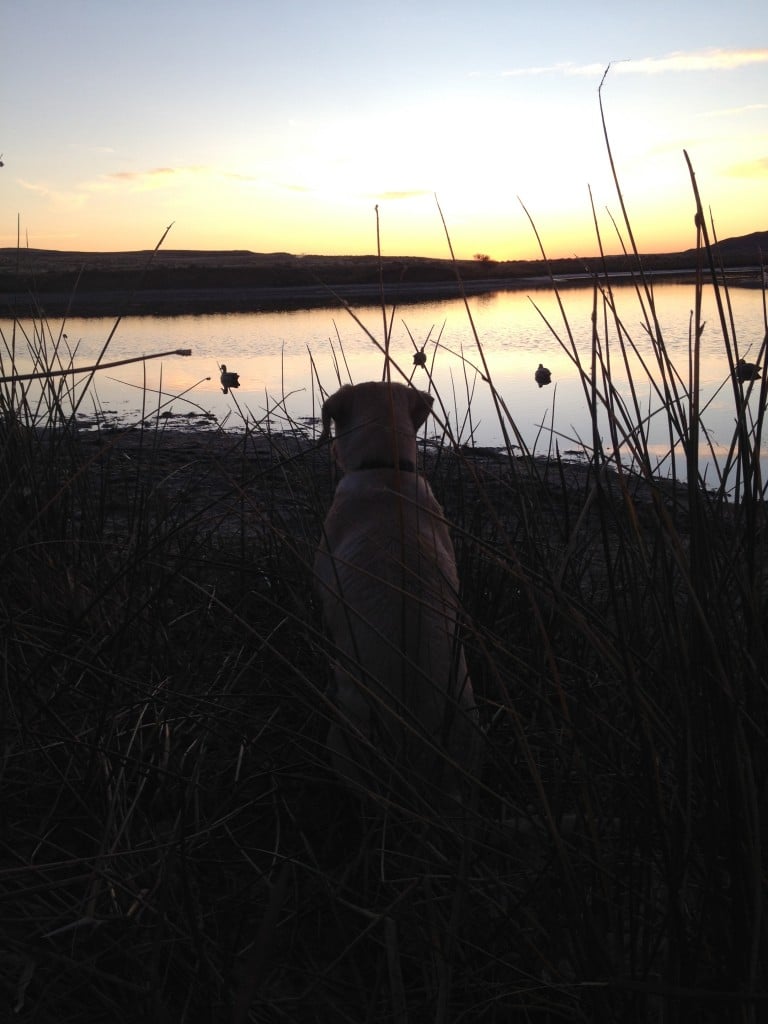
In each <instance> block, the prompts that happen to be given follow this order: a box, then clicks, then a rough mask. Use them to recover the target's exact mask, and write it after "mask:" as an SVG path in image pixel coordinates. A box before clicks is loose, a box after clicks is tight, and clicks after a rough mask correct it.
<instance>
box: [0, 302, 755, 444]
mask: <svg viewBox="0 0 768 1024" xmlns="http://www.w3.org/2000/svg"><path fill="white" fill-rule="evenodd" d="M654 294H655V298H656V306H657V316H658V320H659V323H660V325H661V330H662V333H663V337H664V339H665V342H666V346H667V350H668V351H669V353H670V355H671V357H672V360H673V361H674V363H675V366H676V368H677V370H678V372H679V374H680V375H681V377H682V378H683V380H684V381H687V379H688V338H689V329H690V319H691V310H692V308H693V304H694V288H693V286H692V285H675V284H662V285H659V286H657V287H656V288H655V291H654ZM614 295H615V297H616V305H617V311H618V314H619V316H620V318H621V321H622V323H623V325H624V328H625V330H626V331H627V333H628V334H629V336H630V337H631V338H632V340H633V341H634V343H635V344H636V345H637V346H638V349H639V351H640V354H641V355H642V356H643V358H650V352H651V349H650V345H649V344H648V342H647V339H646V332H645V329H644V327H643V326H642V325H643V322H644V318H643V315H642V311H641V308H640V305H639V301H638V299H637V296H636V294H635V291H634V289H632V288H631V287H630V286H619V287H617V288H615V289H614ZM561 296H562V301H563V306H564V309H565V315H566V317H567V322H568V326H569V328H570V332H571V335H572V338H573V343H574V345H575V346H576V349H577V351H578V352H579V354H580V357H581V358H582V360H583V362H584V365H585V366H588V365H589V356H590V346H591V336H592V328H591V321H592V305H593V294H592V289H591V288H584V289H578V290H568V291H564V292H563V293H561ZM730 296H731V302H732V304H733V313H734V321H735V332H736V339H737V341H738V345H739V350H740V353H741V354H742V355H743V356H745V357H746V358H748V359H749V358H750V356H751V357H752V358H755V357H756V356H757V353H758V350H759V348H760V344H761V340H762V338H763V335H764V333H765V327H764V314H763V295H762V293H761V292H760V290H759V289H732V290H731V292H730ZM534 303H535V304H536V306H538V307H539V310H540V312H539V311H537V309H536V308H535V305H534ZM469 308H470V311H471V316H472V320H473V321H474V324H475V328H476V330H477V334H478V336H479V339H480V342H481V345H482V349H483V355H484V358H485V363H486V365H487V368H488V371H489V372H490V375H491V378H492V380H493V382H494V384H495V386H496V388H497V390H498V392H499V393H500V395H501V397H502V399H503V401H504V403H505V405H506V408H507V410H508V411H509V414H510V415H511V417H512V418H513V420H514V424H515V427H516V428H517V430H518V431H519V432H520V435H521V436H522V438H523V439H524V440H525V442H526V444H527V445H528V446H529V447H531V448H534V449H535V450H536V452H537V453H546V452H548V451H550V450H553V446H554V444H555V443H557V444H558V445H559V447H560V450H561V451H565V450H570V449H578V448H580V447H581V440H582V439H583V441H584V442H585V443H587V444H588V443H590V441H591V426H590V420H589V414H588V407H587V402H586V400H585V397H584V392H583V388H582V385H581V383H580V380H579V375H578V373H577V370H576V368H575V366H574V364H573V362H572V360H571V359H570V358H569V357H568V355H567V354H566V352H565V351H564V349H563V347H562V346H561V345H560V344H559V343H558V340H557V339H556V338H555V336H554V334H553V331H552V330H551V329H550V327H548V326H547V323H546V322H545V320H544V319H543V317H545V318H546V320H548V321H549V324H550V325H551V327H552V328H553V329H554V330H555V331H557V333H558V334H559V336H560V338H561V339H562V340H563V341H564V342H567V340H568V332H567V330H566V328H565V326H564V322H563V316H562V313H561V312H560V310H559V308H558V304H557V300H556V297H555V295H554V294H553V293H552V292H551V291H536V292H532V293H531V294H530V296H529V295H526V294H524V293H521V292H498V293H495V294H491V295H483V296H475V297H472V298H471V299H470V300H469ZM542 314H543V317H542ZM355 315H356V316H357V318H358V319H359V321H360V323H361V324H362V325H364V326H363V327H361V326H360V324H358V323H356V322H355V320H354V319H353V318H352V317H351V316H350V315H349V314H348V313H347V312H346V311H344V310H339V309H313V310H304V311H302V310H299V311H290V312H282V313H258V314H230V315H222V314H216V315H209V316H176V317H126V318H124V319H123V320H122V321H121V322H120V324H119V326H118V328H117V331H116V332H115V335H114V337H113V339H112V341H111V342H110V345H109V348H108V350H107V353H106V355H105V359H106V360H117V359H122V358H126V357H131V356H137V355H150V354H152V353H154V352H163V351H166V350H168V349H175V348H191V349H192V353H193V354H192V357H191V358H180V357H169V358H164V359H161V360H151V361H149V362H146V363H143V364H141V363H140V364H135V365H132V366H126V367H120V368H117V369H114V370H109V369H107V370H103V371H101V372H100V373H99V374H98V377H97V380H96V383H95V386H94V387H92V388H91V389H90V391H89V392H88V393H87V394H82V390H83V383H82V381H83V378H77V377H75V378H73V395H74V396H75V399H76V400H78V401H80V402H81V404H80V405H79V407H78V408H79V413H80V414H81V415H82V416H83V418H84V419H86V418H90V417H93V416H95V415H98V416H99V417H101V418H103V419H105V420H106V421H107V422H114V421H117V422H119V423H121V424H126V423H131V422H139V421H140V420H141V419H142V417H144V418H146V417H147V416H148V415H150V414H152V413H154V414H156V413H157V412H158V411H162V412H164V413H172V414H173V416H172V419H171V420H170V422H171V423H174V424H176V423H178V422H179V421H180V420H181V418H182V417H187V416H189V423H190V424H193V425H195V426H197V427H198V428H200V429H202V428H203V426H204V425H205V424H206V422H207V423H208V424H209V425H210V424H213V425H214V426H215V425H216V423H218V424H220V425H223V426H224V427H225V428H226V429H238V428H242V426H243V422H244V420H248V421H250V422H256V421H258V422H261V423H263V424H265V425H266V423H267V421H269V423H270V425H271V427H272V428H273V429H276V430H280V429H285V428H287V427H289V426H291V425H300V426H302V427H304V428H305V429H307V431H308V432H309V433H310V435H311V434H312V432H313V431H314V430H316V429H317V428H316V426H315V424H314V423H313V422H312V419H313V417H317V416H318V414H319V407H320V405H321V404H322V391H323V390H324V391H325V392H332V391H334V390H335V389H336V387H337V386H338V383H339V381H341V382H342V383H343V382H346V381H349V380H352V381H354V382H358V381H363V380H372V379H380V378H381V374H382V367H383V362H384V360H383V355H382V352H381V349H380V348H379V347H378V346H377V344H376V342H374V341H373V340H372V339H371V338H370V337H368V335H367V334H366V331H365V329H364V328H367V330H368V331H369V332H370V333H371V334H372V335H373V337H374V338H375V339H376V341H377V342H379V343H380V344H381V343H382V342H383V338H384V334H385V328H384V322H383V315H382V311H381V308H380V307H375V306H365V307H359V308H356V310H355ZM388 317H391V311H389V312H388ZM702 319H703V320H704V321H705V322H706V328H705V330H704V334H703V338H702V362H701V388H702V397H703V401H705V402H708V403H709V404H708V407H707V410H706V415H705V417H704V420H705V424H706V426H707V429H708V431H709V433H710V440H711V442H712V445H713V447H714V448H715V451H716V452H718V453H721V452H723V451H725V450H726V449H727V447H728V445H729V443H730V440H731V435H732V432H733V424H734V404H733V403H734V397H733V391H732V389H731V387H730V384H729V382H727V374H728V364H727V359H726V354H725V346H724V342H723V338H722V333H721V331H720V328H719V319H718V316H717V311H716V307H715V302H714V299H713V295H712V291H711V289H707V290H705V294H704V308H703V313H702ZM598 322H599V324H600V328H599V330H600V336H601V339H602V340H603V342H604V340H605V337H606V328H605V325H604V322H603V314H602V311H601V312H600V313H599V316H598ZM22 326H23V327H24V328H25V330H26V331H27V332H31V331H32V330H33V327H32V326H31V325H30V324H28V323H23V324H22ZM113 326H114V320H111V319H73V320H69V321H67V322H66V324H64V325H63V328H62V324H61V323H60V322H51V323H49V324H48V325H47V336H46V344H47V346H48V348H49V349H50V348H51V347H52V345H54V344H55V342H56V339H57V337H58V336H59V334H60V333H61V332H62V330H63V331H64V332H65V333H66V341H65V342H64V341H62V342H61V344H62V345H65V346H67V347H68V348H69V350H71V351H72V352H74V359H73V361H74V364H75V365H87V364H88V363H89V362H93V361H95V359H96V358H97V357H98V355H99V353H100V352H101V349H102V347H103V345H104V342H105V340H106V338H107V337H108V336H109V333H110V331H111V330H112V328H113ZM0 328H1V329H2V332H3V338H4V345H5V348H6V349H7V347H8V346H9V345H10V339H11V331H12V327H11V324H10V323H9V322H7V321H0ZM38 330H39V328H38ZM48 332H49V333H48ZM607 337H608V351H609V353H610V356H611V377H612V381H613V383H614V386H615V387H616V388H617V390H618V392H619V394H620V395H622V396H624V397H628V396H629V390H628V387H627V373H626V370H625V368H624V366H623V365H622V363H621V361H620V358H619V350H618V345H617V335H616V329H615V326H614V325H613V323H611V324H610V325H609V327H608V330H607ZM415 345H418V346H419V347H422V346H424V347H425V351H426V354H427V357H428V366H429V367H430V368H431V373H432V377H433V388H432V390H433V391H436V392H437V393H438V394H439V396H440V398H441V399H442V405H443V410H441V411H440V420H442V421H447V422H448V424H449V427H450V429H451V431H452V432H453V434H454V436H456V437H458V438H459V439H460V440H462V441H468V440H470V438H471V437H473V438H474V441H475V443H476V444H481V445H499V444H501V443H503V430H502V427H501V425H500V423H499V419H498V416H497V414H496V411H495V409H494V405H493V401H492V399H491V394H490V389H489V388H488V386H487V384H486V383H485V382H484V380H483V379H482V374H481V373H480V372H478V370H479V369H481V355H480V352H479V351H478V347H477V344H476V342H475V339H474V336H473V334H472V330H471V327H470V324H469V319H468V316H467V313H466V309H465V307H464V304H463V303H462V302H461V301H459V300H448V301H439V302H427V303H421V304H418V305H409V306H404V307H402V309H399V310H395V313H394V317H393V318H392V319H391V343H390V354H391V356H392V358H393V359H394V360H395V362H396V364H397V366H398V367H400V368H401V369H402V371H403V374H404V375H405V376H406V377H410V376H411V374H413V375H414V376H413V381H414V383H416V384H417V385H418V386H421V387H423V388H425V389H427V388H428V387H429V381H428V378H427V375H426V372H425V370H423V369H415V372H414V366H413V353H414V350H415ZM3 361H4V364H5V365H6V366H7V362H8V357H7V352H4V353H3ZM15 361H16V366H17V370H18V371H19V372H26V371H28V370H31V369H33V368H34V367H33V365H32V359H31V356H30V355H29V353H28V351H27V345H26V342H25V341H24V338H23V337H22V336H20V334H19V332H18V329H17V333H16V358H15ZM539 362H542V363H544V365H545V366H547V367H549V369H550V370H551V371H552V381H553V383H552V386H550V387H546V388H542V389H539V388H538V387H537V386H536V384H535V383H534V380H533V374H534V371H535V369H536V367H537V366H538V364H539ZM220 363H226V365H227V367H228V368H229V369H230V370H235V371H236V372H238V373H239V374H240V381H241V387H240V388H239V390H237V391H235V392H230V394H228V395H224V394H222V392H221V388H220V386H219V369H218V366H219V364H220ZM649 365H651V366H654V365H655V364H653V363H650V364H649ZM3 372H8V371H7V369H6V370H4V371H3ZM635 372H637V373H638V374H639V376H638V377H637V378H636V380H640V381H641V382H642V384H641V386H640V388H639V397H640V398H641V400H642V402H643V409H644V412H645V413H646V414H648V415H649V416H650V418H651V424H652V433H653V434H654V435H657V444H656V446H655V451H656V453H657V455H658V456H659V457H660V458H661V457H662V456H663V455H664V453H665V452H666V451H667V448H668V444H667V443H666V432H665V430H663V429H662V424H663V422H665V421H666V417H662V416H659V415H658V409H659V405H660V403H659V400H658V398H656V397H655V396H654V394H653V388H652V386H651V383H650V382H649V381H648V378H647V375H646V374H645V373H644V372H643V371H642V370H641V369H639V363H638V361H637V360H635V361H634V364H633V374H634V373H635ZM392 376H393V379H404V378H403V376H402V375H399V374H398V372H397V370H393V372H392ZM724 381H726V386H725V387H723V383H724ZM35 388H36V385H35V386H32V387H31V391H30V394H31V395H34V394H35V393H36V392H35ZM757 398H758V395H757V391H756V390H755V392H754V394H753V396H752V398H751V402H752V403H754V404H755V406H756V403H757ZM436 409H437V403H436ZM754 412H755V413H756V412H757V410H756V408H755V409H754ZM202 413H207V414H210V416H211V417H213V418H212V419H210V420H208V421H206V420H203V419H202V417H201V416H200V415H199V414H202ZM189 414H198V415H197V416H190V415H189ZM656 421H658V425H656ZM434 426H435V429H439V427H438V425H437V423H435V424H434ZM510 436H512V435H510ZM551 446H552V447H551ZM702 458H703V459H704V460H706V459H707V458H708V453H707V452H706V451H702Z"/></svg>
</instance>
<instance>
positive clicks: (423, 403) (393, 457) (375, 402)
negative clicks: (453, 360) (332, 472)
mask: <svg viewBox="0 0 768 1024" xmlns="http://www.w3.org/2000/svg"><path fill="white" fill-rule="evenodd" d="M432 402H433V398H432V395H428V394H426V393H425V392H424V391H417V390H416V388H410V387H407V386H406V385H405V384H390V383H386V382H385V381H369V382H367V383H365V384H354V385H353V384H345V385H344V386H343V387H341V388H339V390H338V391H337V392H336V393H335V394H333V395H331V396H330V398H328V399H327V400H326V401H325V403H324V404H323V411H322V417H323V433H322V435H321V440H322V439H324V438H327V437H330V433H331V421H333V423H335V425H336V440H335V443H334V446H333V453H334V457H335V459H336V461H337V463H338V464H339V467H340V468H341V469H342V470H344V472H351V471H353V470H355V469H362V468H365V467H366V466H398V465H400V466H403V465H408V464H410V465H411V466H414V467H415V465H416V431H417V430H418V429H419V427H421V426H422V425H423V424H424V423H425V421H426V419H427V416H429V414H430V412H431V411H432Z"/></svg>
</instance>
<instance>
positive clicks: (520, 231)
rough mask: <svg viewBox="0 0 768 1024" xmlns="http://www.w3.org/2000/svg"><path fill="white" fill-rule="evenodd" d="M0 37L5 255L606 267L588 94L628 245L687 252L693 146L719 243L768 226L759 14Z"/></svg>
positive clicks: (301, 9) (504, 8) (168, 10)
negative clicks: (629, 233)
mask: <svg viewBox="0 0 768 1024" xmlns="http://www.w3.org/2000/svg"><path fill="white" fill-rule="evenodd" d="M0 38H2V40H3V46H2V54H1V57H0V154H1V155H0V160H2V162H3V167H2V168H0V246H15V245H16V244H17V241H19V242H20V244H21V245H22V246H30V247H32V248H42V249H59V250H75V251H86V252H94V251H123V250H141V249H151V248H153V247H154V246H155V245H156V244H157V243H158V241H159V240H160V238H161V237H162V235H163V232H164V231H165V229H166V227H168V225H170V224H172V225H173V226H172V228H171V231H170V232H169V233H168V236H167V238H166V240H165V242H164V248H167V249H198V250H228V249H246V250H251V251H253V252H262V253H268V252H291V253H294V254H308V253H315V254H326V255H334V254H348V255H357V254H364V253H375V252H376V251H377V248H380V250H381V252H382V253H383V255H386V256H437V257H447V256H449V255H450V249H449V244H448V239H450V243H451V245H452V246H453V251H454V253H455V255H456V256H457V257H459V258H472V257H473V256H474V255H475V254H480V253H481V254H485V255H488V256H490V257H491V258H492V259H498V260H505V259H531V258H536V257H537V256H538V255H539V247H538V243H537V241H536V237H535V232H534V226H535V229H536V231H537V232H538V234H539V237H540V238H541V242H542V244H543V246H544V250H545V252H546V254H547V256H549V257H552V258H555V257H561V256H589V255H593V254H594V253H595V252H596V251H597V237H598V234H597V233H598V231H599V234H600V237H601V238H602V241H603V245H604V247H605V249H606V251H608V252H618V251H620V249H621V245H622V239H624V241H626V232H625V231H624V229H623V227H622V226H621V210H620V205H619V201H618V195H617V190H616V186H615V184H614V182H613V179H612V177H611V168H610V161H609V157H608V150H607V147H606V141H605V137H604V134H603V125H602V122H601V112H600V102H599V101H600V96H602V103H603V110H604V114H605V122H606V129H607V133H608V138H609V141H610V146H611V150H612V153H613V159H614V162H615V166H616V172H617V175H618V178H619V182H620V185H621V189H622V193H623V196H624V200H625V203H626V206H627V210H628V213H629V217H630V221H631V223H632V228H633V231H634V234H635V237H636V240H637V244H638V247H639V248H640V249H641V251H643V252H671V251H678V250H682V249H687V248H690V247H691V246H693V245H694V244H695V242H696V235H695V229H694V219H693V218H694V211H695V207H694V203H693V196H692V190H691V182H690V176H689V171H688V168H687V166H686V162H685V158H684V151H685V152H687V153H688V155H689V157H690V160H691V163H692V166H693V169H694V172H695V175H696V181H697V183H698V186H699V188H700V190H701V194H702V199H703V202H704V205H705V207H706V208H707V209H708V210H711V213H712V217H713V219H714V223H715V228H716V231H717V234H718V236H719V237H720V238H727V237H732V236H735V235H742V234H748V233H749V232H752V231H757V230H765V229H768V17H766V14H765V6H764V0H731V2H729V3H722V2H721V0H698V2H695V3H694V2H691V0H676V2H675V3H674V4H672V3H670V2H669V0H644V2H642V3H640V2H638V0H629V2H626V3H618V4H617V3H615V2H597V0H580V2H578V3H573V2H572V0H569V2H567V3H566V2H560V0H538V2H536V3H534V2H528V3H526V4H521V3H520V2H519V0H474V2H472V3H470V2H467V0H463V2H462V3H458V2H455V0H385V2H381V0H376V2H372V0H324V2H320V0H280V2H272V0H217V2H215V3H214V2H210V0H172V2H171V0H131V2H130V3H129V2H127V0H66V2H63V0H2V2H1V3H0ZM609 65H610V70H608V74H607V76H606V77H605V79H604V81H603V76H604V74H605V72H606V69H607V68H609ZM601 81H603V85H602V91H601V93H599V92H598V90H599V88H600V84H601ZM593 209H594V216H596V218H597V228H596V226H595V220H594V217H593ZM444 225H445V226H444ZM446 228H447V232H446Z"/></svg>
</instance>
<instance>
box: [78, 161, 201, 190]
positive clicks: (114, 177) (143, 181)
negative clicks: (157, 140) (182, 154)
mask: <svg viewBox="0 0 768 1024" xmlns="http://www.w3.org/2000/svg"><path fill="white" fill-rule="evenodd" d="M206 173H208V168H207V167H198V166H191V167H153V168H151V169H150V170H146V171H112V172H111V173H110V174H106V175H104V177H103V178H101V179H99V182H100V183H101V185H102V187H103V186H105V185H106V186H107V187H108V186H109V185H114V184H118V185H119V184H129V185H132V186H134V187H135V188H138V189H142V190H145V189H154V188H164V187H166V186H168V185H172V184H176V183H177V182H178V181H180V180H183V179H187V178H190V177H193V176H195V177H196V176H198V175H201V174H206ZM99 182H95V183H93V184H95V185H96V186H98V185H99Z"/></svg>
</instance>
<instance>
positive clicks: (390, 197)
mask: <svg viewBox="0 0 768 1024" xmlns="http://www.w3.org/2000/svg"><path fill="white" fill-rule="evenodd" d="M432 195H434V192H432V191H431V190H430V189H424V188H413V189H407V190H403V191H400V192H379V193H377V194H376V195H372V196H371V197H370V198H371V199H381V200H384V201H387V202H397V201H398V200H401V199H421V197H422V196H432Z"/></svg>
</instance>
